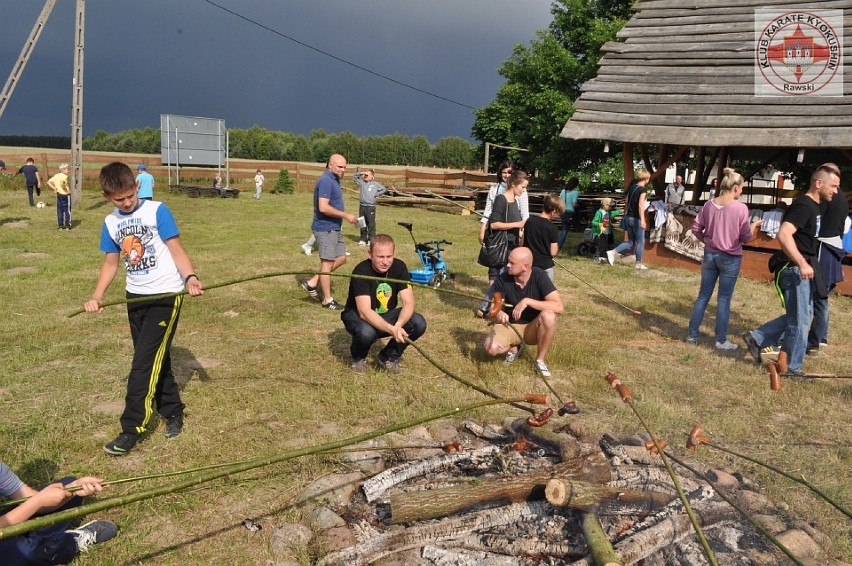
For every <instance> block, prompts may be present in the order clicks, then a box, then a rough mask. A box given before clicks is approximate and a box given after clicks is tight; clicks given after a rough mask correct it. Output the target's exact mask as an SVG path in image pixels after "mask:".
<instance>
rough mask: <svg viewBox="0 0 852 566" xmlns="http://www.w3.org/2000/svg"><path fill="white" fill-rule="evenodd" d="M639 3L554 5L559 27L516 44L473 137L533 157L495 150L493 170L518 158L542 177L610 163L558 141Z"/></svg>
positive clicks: (589, 148)
mask: <svg viewBox="0 0 852 566" xmlns="http://www.w3.org/2000/svg"><path fill="white" fill-rule="evenodd" d="M632 4H633V0H555V1H554V2H553V4H552V5H551V13H552V14H553V22H552V23H551V25H550V27H549V28H548V29H546V30H541V31H539V32H538V33H537V37H536V39H534V40H532V41H531V42H530V43H529V45H526V46H524V45H517V46H515V49H514V50H513V52H512V56H511V57H510V58H509V59H508V60H507V61H506V62H505V63H503V65H502V66H501V67H500V69H499V73H500V74H501V75H502V76H503V77H505V79H506V82H505V83H504V84H503V85H502V86H501V87H500V89H499V90H498V91H497V95H496V97H495V99H494V101H493V102H491V104H489V105H488V106H486V107H484V108H480V109H478V110H477V111H476V120H475V121H474V124H473V131H472V133H473V136H474V137H475V138H476V139H478V140H480V141H481V142H483V143H484V142H491V143H496V144H499V145H506V146H513V147H521V148H525V149H528V150H529V152H528V153H521V152H512V151H508V152H506V151H500V150H496V151H492V153H491V155H492V158H491V160H490V161H491V163H492V164H496V162H497V161H499V160H502V158H504V157H511V158H512V159H514V160H516V161H517V162H519V163H520V165H521V166H522V167H524V168H526V169H529V170H538V171H539V172H540V173H541V174H542V175H544V176H549V175H554V176H561V175H563V174H564V172H566V171H570V170H578V169H588V168H591V167H592V166H593V165H594V164H595V163H597V162H598V161H599V160H602V159H603V158H604V157H607V156H604V155H602V154H601V152H600V147H599V146H600V144H597V143H591V142H587V141H573V140H566V139H563V138H560V137H559V132H560V131H561V130H562V126H564V125H565V122H567V121H568V118H570V117H571V115H572V114H573V113H574V105H573V103H574V100H576V98H577V97H578V96H579V95H580V89H581V87H582V85H583V83H584V82H585V81H587V80H589V79H591V78H593V77H594V76H595V73H596V71H597V62H598V59H599V58H600V57H601V51H600V50H601V47H602V46H603V44H604V43H606V42H607V41H612V40H614V39H615V35H616V33H617V32H618V30H620V29H621V27H622V26H623V25H624V24H625V22H626V21H627V19H628V18H629V17H630V14H631V9H632V8H631V7H632Z"/></svg>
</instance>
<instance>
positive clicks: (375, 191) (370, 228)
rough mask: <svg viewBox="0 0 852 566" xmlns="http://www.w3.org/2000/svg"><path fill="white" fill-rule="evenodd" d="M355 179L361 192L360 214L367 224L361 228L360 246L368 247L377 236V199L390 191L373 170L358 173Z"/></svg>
mask: <svg viewBox="0 0 852 566" xmlns="http://www.w3.org/2000/svg"><path fill="white" fill-rule="evenodd" d="M354 179H355V184H357V185H358V188H359V189H360V190H361V194H360V196H359V201H360V206H359V208H358V214H360V215H361V216H363V217H364V224H365V225H364V227H362V228H361V240H360V241H359V242H358V245H359V246H366V245H367V244H369V243H370V240H372V239H373V236H375V235H376V197H377V196H379V195H383V194H385V193H386V192H388V190H387V189H386V188H385V186H384V185H382V184H381V183H379V182H378V181H376V180H375V171H373V170H372V169H367V170H365V171H357V172H356V173H355V177H354Z"/></svg>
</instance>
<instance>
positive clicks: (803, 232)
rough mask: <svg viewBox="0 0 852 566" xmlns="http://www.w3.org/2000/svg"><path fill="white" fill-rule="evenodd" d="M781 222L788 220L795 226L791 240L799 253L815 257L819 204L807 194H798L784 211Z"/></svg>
mask: <svg viewBox="0 0 852 566" xmlns="http://www.w3.org/2000/svg"><path fill="white" fill-rule="evenodd" d="M781 222H782V223H784V222H789V223H790V224H792V225H793V226H795V227H796V233H795V234H793V241H794V242H795V243H796V248H797V249H798V250H799V253H800V254H802V255H803V256H805V257H810V258H812V257H816V255H817V239H816V237H817V233H818V232H819V205H818V204H817V203H816V201H814V199H812V198H811V197H809V196H808V195H803V196H800V197H799V198H797V199H796V200H794V201H793V204H791V205H790V207H789V208H788V209H787V211H786V212H785V213H784V216H783V218H782V219H781Z"/></svg>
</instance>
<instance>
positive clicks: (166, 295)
mask: <svg viewBox="0 0 852 566" xmlns="http://www.w3.org/2000/svg"><path fill="white" fill-rule="evenodd" d="M287 275H311V276H313V275H330V276H331V277H344V278H347V279H367V280H371V281H390V282H391V283H406V284H408V285H411V286H412V287H420V288H421V289H429V290H431V291H437V292H439V293H449V294H450V295H457V296H459V297H467V298H468V299H476V300H477V301H482V300H484V299H483V298H482V296H481V295H473V294H471V293H463V292H461V291H455V290H453V289H447V288H445V287H432V286H430V285H427V284H426V283H415V282H414V281H406V280H403V279H392V278H389V277H374V276H372V275H358V274H353V273H332V272H328V271H273V272H270V273H260V274H258V275H251V276H249V277H241V278H239V279H232V280H230V281H223V282H222V283H214V284H212V285H206V286H205V287H204V290H205V291H209V290H210V289H219V288H221V287H228V286H230V285H237V284H239V283H246V282H248V281H256V280H258V279H268V278H270V277H284V276H287ZM188 294H189V291H177V292H176V293H162V294H159V295H146V296H144V297H136V298H133V299H119V300H117V301H109V302H105V303H101V305H100V306H102V307H112V306H115V305H129V304H132V303H141V302H145V301H156V300H159V299H168V298H170V297H180V296H183V295H188ZM506 306H512V305H508V304H507V305H506ZM84 312H86V309H77V310H75V311H72V312H70V313H68V314H67V315H65V316H66V318H74V317H75V316H77V315H78V314H82V313H84Z"/></svg>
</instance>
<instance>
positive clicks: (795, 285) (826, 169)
mask: <svg viewBox="0 0 852 566" xmlns="http://www.w3.org/2000/svg"><path fill="white" fill-rule="evenodd" d="M838 187H840V169H839V168H838V167H837V166H836V165H834V164H833V163H826V164H824V165H820V166H819V167H818V168H817V170H816V171H814V173H813V175H811V185H810V188H809V189H808V192H807V193H805V194H804V195H802V196H801V197H799V198H797V199H796V200H794V201H793V204H791V205H790V207H789V208H788V209H787V211H786V212H785V213H784V217H783V218H782V220H781V228H780V229H779V230H778V236H777V240H778V243H779V244H780V245H781V251H782V252H783V257H780V258H779V261H778V262H777V265H776V266H775V287H776V289H777V290H778V294H779V295H780V296H781V301H782V304H783V305H784V309H785V314H783V315H781V316H780V317H778V318H776V319H774V320H770V321H769V322H767V323H766V324H764V325H763V326H761V327H760V328H757V329H755V330H752V331H751V332H746V333H745V334H743V340H745V343H746V346H748V349H749V352H750V353H751V355H752V356H753V357H754V359H755V361H756V362H757V363H760V349H761V348H762V347H764V346H771V345H773V344H777V343H778V341H779V340H781V339H782V336H783V342H782V344H781V351H783V352H785V353H786V354H787V356H788V373H787V375H786V377H793V378H795V377H797V376H801V375H802V373H803V372H802V366H803V365H804V361H805V349H806V347H807V338H808V329H809V328H810V325H811V318H812V317H813V312H814V311H813V304H814V296H815V295H816V296H818V297H825V296H827V290H826V289H825V285H824V282H823V279H822V273H821V271H820V269H819V264H818V262H817V243H818V241H817V234H818V232H819V222H820V203H823V202H828V201H830V200H831V199H832V197H833V196H834V195H836V194H837V190H838Z"/></svg>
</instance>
